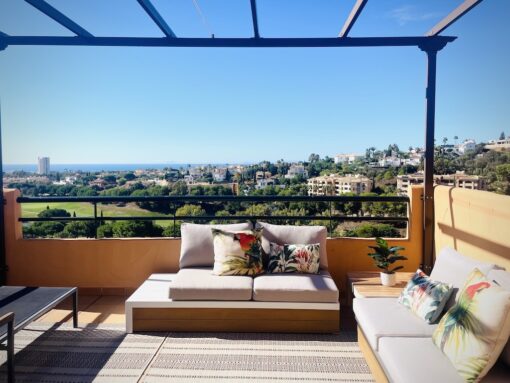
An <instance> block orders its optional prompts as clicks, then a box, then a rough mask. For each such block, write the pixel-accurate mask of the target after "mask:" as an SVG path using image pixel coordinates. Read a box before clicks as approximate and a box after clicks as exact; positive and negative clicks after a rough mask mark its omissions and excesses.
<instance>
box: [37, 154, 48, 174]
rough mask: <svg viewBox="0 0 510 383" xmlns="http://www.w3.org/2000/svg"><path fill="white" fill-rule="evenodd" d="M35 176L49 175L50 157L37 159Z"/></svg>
mask: <svg viewBox="0 0 510 383" xmlns="http://www.w3.org/2000/svg"><path fill="white" fill-rule="evenodd" d="M37 174H43V175H48V174H50V157H38V158H37Z"/></svg>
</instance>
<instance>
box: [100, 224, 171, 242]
mask: <svg viewBox="0 0 510 383" xmlns="http://www.w3.org/2000/svg"><path fill="white" fill-rule="evenodd" d="M102 227H103V226H102ZM162 233H163V228H162V227H161V226H159V225H155V224H154V223H153V222H152V221H117V222H115V223H113V225H112V234H113V237H114V238H129V237H161V234H162Z"/></svg>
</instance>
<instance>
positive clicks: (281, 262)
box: [267, 242, 320, 274]
mask: <svg viewBox="0 0 510 383" xmlns="http://www.w3.org/2000/svg"><path fill="white" fill-rule="evenodd" d="M269 248H270V251H269V264H268V267H267V272H268V273H304V274H317V273H318V272H319V263H320V244H318V243H314V244H309V245H278V244H276V243H273V242H270V243H269Z"/></svg>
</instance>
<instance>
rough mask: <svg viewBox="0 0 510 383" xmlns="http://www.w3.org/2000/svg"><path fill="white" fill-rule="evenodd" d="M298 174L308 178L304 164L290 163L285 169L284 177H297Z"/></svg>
mask: <svg viewBox="0 0 510 383" xmlns="http://www.w3.org/2000/svg"><path fill="white" fill-rule="evenodd" d="M299 176H301V177H303V178H308V172H307V171H306V169H305V166H304V165H302V164H292V165H290V168H289V170H288V171H287V174H286V175H285V178H288V179H291V178H294V177H299Z"/></svg>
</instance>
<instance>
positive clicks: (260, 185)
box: [255, 178, 275, 189]
mask: <svg viewBox="0 0 510 383" xmlns="http://www.w3.org/2000/svg"><path fill="white" fill-rule="evenodd" d="M274 184H275V182H274V179H273V178H260V179H258V180H257V184H256V185H255V189H264V188H265V187H267V186H273V185H274Z"/></svg>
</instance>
